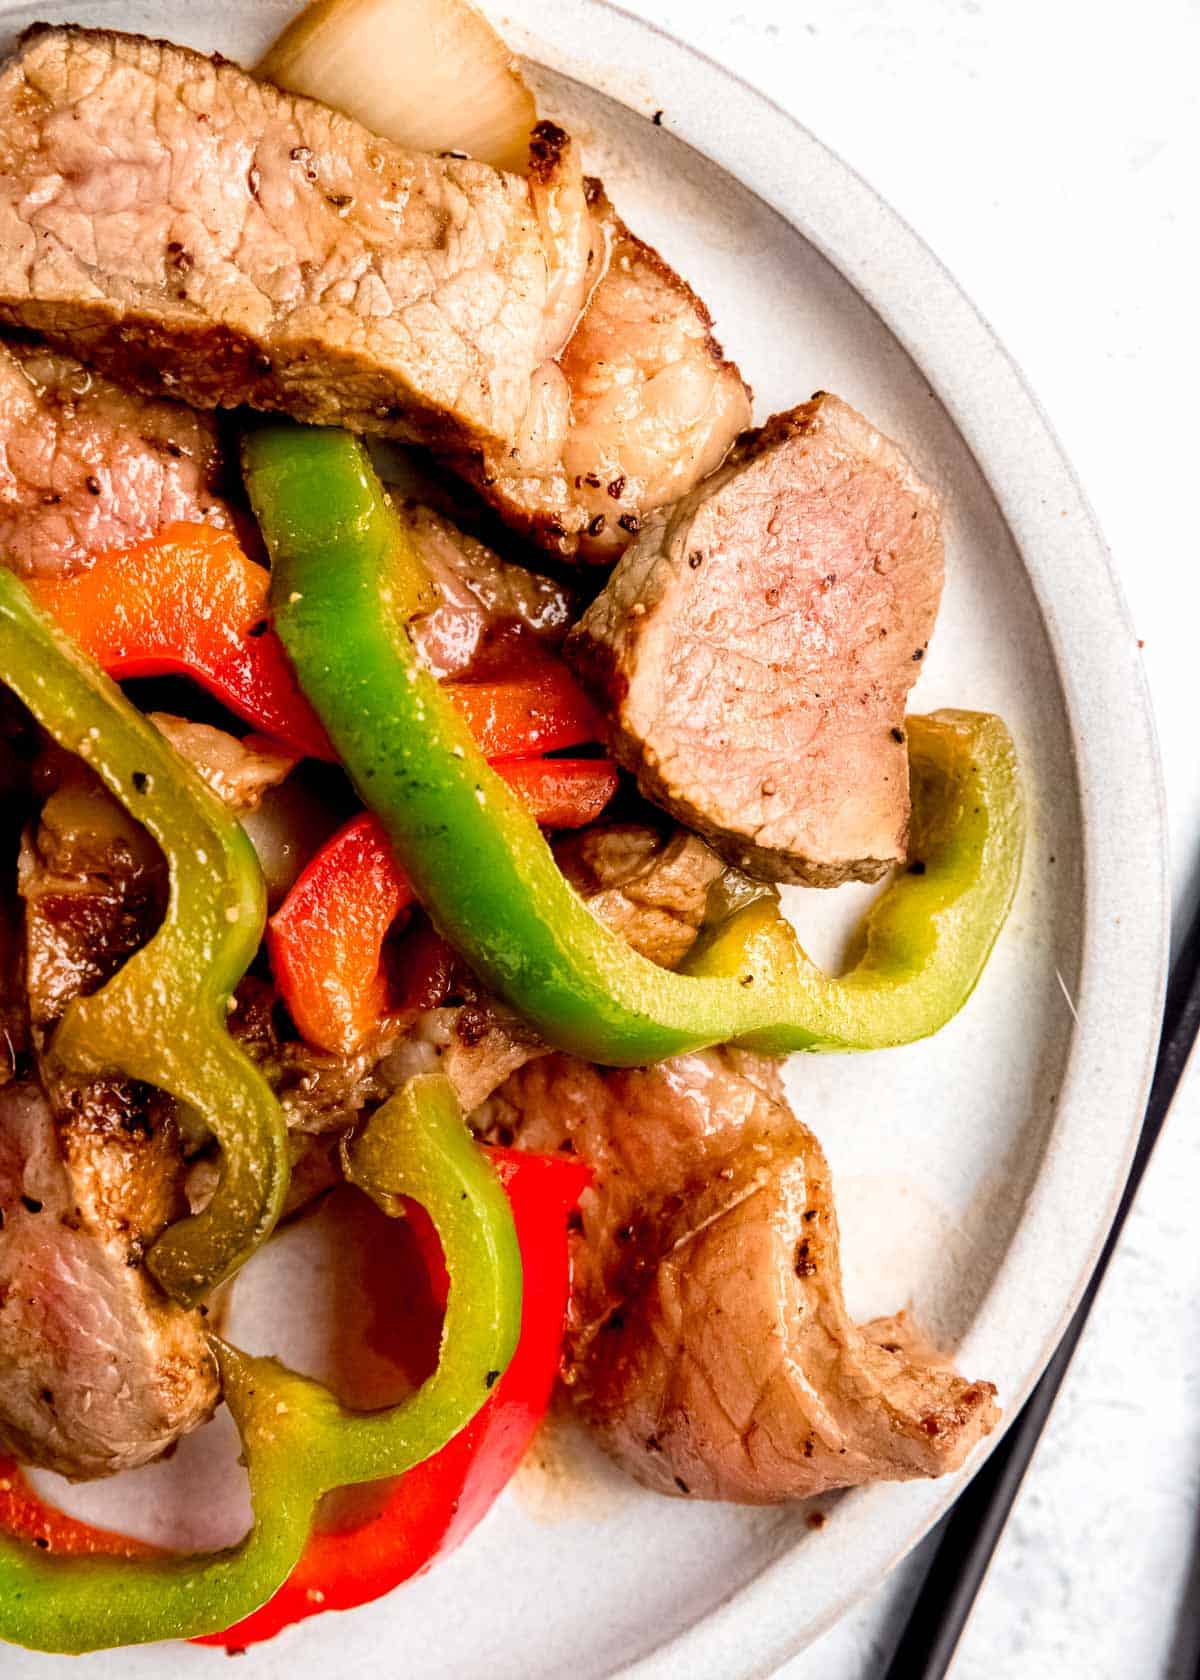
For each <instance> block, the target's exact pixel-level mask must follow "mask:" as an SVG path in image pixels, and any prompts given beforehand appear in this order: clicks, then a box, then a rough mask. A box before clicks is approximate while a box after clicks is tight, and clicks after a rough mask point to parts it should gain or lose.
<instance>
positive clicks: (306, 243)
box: [0, 26, 547, 448]
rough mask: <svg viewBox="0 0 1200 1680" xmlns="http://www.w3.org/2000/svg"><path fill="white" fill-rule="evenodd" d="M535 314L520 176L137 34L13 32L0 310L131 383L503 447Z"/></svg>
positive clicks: (540, 307)
mask: <svg viewBox="0 0 1200 1680" xmlns="http://www.w3.org/2000/svg"><path fill="white" fill-rule="evenodd" d="M546 302H547V263H546V256H545V253H544V252H543V249H542V242H541V234H540V230H539V226H538V221H537V217H536V215H535V214H534V211H533V207H532V205H531V202H530V196H529V187H528V183H527V182H526V181H525V180H524V179H522V178H520V177H517V176H515V175H504V174H500V173H499V172H497V171H496V170H493V169H489V168H487V167H486V166H485V165H483V164H480V163H475V162H473V161H471V160H470V159H466V158H456V157H452V156H446V157H429V156H425V155H423V154H421V153H417V152H410V151H406V150H404V149H403V148H401V147H399V146H396V145H393V144H392V143H390V142H388V141H385V140H381V139H379V138H378V137H376V136H375V135H372V134H370V133H368V132H367V130H366V129H364V128H362V127H360V126H359V124H357V123H355V122H353V121H351V120H350V119H349V118H347V117H344V116H341V115H339V114H337V113H336V112H334V111H331V110H329V109H328V108H327V107H325V106H323V105H319V104H317V103H315V102H314V101H312V100H308V99H302V98H298V97H295V96H293V95H290V94H286V93H282V92H280V90H279V89H278V88H275V87H273V86H271V85H270V84H269V83H265V82H258V81H255V80H254V78H253V77H251V76H249V75H247V74H246V72H245V71H243V70H241V69H239V68H238V66H237V65H235V64H231V63H229V62H228V61H226V60H223V59H220V58H206V57H204V56H202V55H201V54H199V53H195V52H191V51H189V50H188V49H186V48H184V47H176V46H171V45H168V44H166V43H164V42H160V41H150V40H146V39H144V38H142V37H139V36H133V35H121V34H115V33H112V32H110V31H107V30H85V29H76V28H50V27H45V26H41V27H37V28H35V29H33V30H30V31H27V32H26V34H25V35H24V36H23V38H22V43H21V46H20V48H19V50H18V52H17V54H16V56H15V57H14V58H13V60H12V61H11V62H10V63H9V65H8V67H7V68H6V70H5V71H4V73H3V75H2V76H0V319H2V320H6V321H10V322H15V323H16V324H18V325H21V326H24V327H30V328H33V329H34V330H36V331H38V332H41V333H44V334H45V335H47V336H48V337H52V338H54V339H55V340H56V341H58V342H61V343H66V344H67V345H68V347H70V348H73V349H77V350H78V352H79V354H81V355H83V356H84V357H85V358H86V359H87V360H88V361H89V362H91V363H94V364H95V365H96V366H98V367H101V368H103V369H104V370H105V371H107V372H111V373H112V374H114V376H116V377H118V378H120V379H121V380H122V381H123V382H125V383H127V384H131V385H134V386H136V387H138V388H139V389H143V390H148V391H150V392H151V393H153V394H158V393H161V392H162V391H163V390H166V391H168V392H169V393H170V394H171V395H173V396H177V397H180V398H182V399H183V400H184V401H186V402H190V403H192V404H194V405H195V406H196V407H199V408H213V407H226V406H233V405H236V404H242V403H248V404H249V405H250V406H252V407H255V408H262V409H272V410H282V411H283V412H285V413H288V414H292V415H294V416H295V417H296V418H297V419H301V420H307V421H312V422H315V423H317V424H322V425H344V426H349V427H351V428H353V429H354V430H356V431H362V432H386V433H390V434H392V435H394V436H399V437H405V438H409V439H415V440H418V441H424V442H431V443H439V444H441V445H443V446H445V447H454V448H461V447H463V446H464V445H469V444H471V443H474V442H479V441H488V440H491V441H494V442H501V443H503V442H506V440H508V439H510V438H511V437H513V436H514V435H515V433H516V431H517V428H518V426H519V424H520V422H521V419H522V417H523V415H524V413H525V410H526V408H527V406H528V402H529V392H530V375H531V374H532V372H533V370H534V368H535V366H536V365H537V364H538V362H539V361H540V360H541V358H542V355H543V348H544V347H543V341H542V335H543V330H544V325H543V323H544V316H545V311H546Z"/></svg>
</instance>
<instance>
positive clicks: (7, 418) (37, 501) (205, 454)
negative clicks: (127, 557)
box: [0, 258, 231, 577]
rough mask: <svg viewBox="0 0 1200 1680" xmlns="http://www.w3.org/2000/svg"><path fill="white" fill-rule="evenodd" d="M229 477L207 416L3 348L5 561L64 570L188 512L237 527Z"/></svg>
mask: <svg viewBox="0 0 1200 1680" xmlns="http://www.w3.org/2000/svg"><path fill="white" fill-rule="evenodd" d="M2 261H3V258H0V262H2ZM220 477H221V457H220V451H219V447H218V443H217V436H216V431H215V429H214V427H213V423H212V420H211V419H210V418H209V417H208V416H207V415H203V414H195V413H193V412H192V410H191V409H188V408H184V407H183V406H182V405H181V404H179V403H174V402H164V401H162V400H160V399H155V398H148V397H142V396H138V395H136V394H134V393H132V392H129V391H125V390H122V389H121V387H120V386H119V385H114V384H113V382H112V381H111V380H110V379H105V378H103V377H102V376H101V375H100V374H97V373H94V372H92V371H91V370H90V369H88V368H86V367H84V365H83V363H82V362H78V361H76V360H75V358H74V357H73V356H64V355H60V354H59V353H58V352H57V351H54V350H48V349H47V348H46V346H45V345H42V344H18V343H12V344H0V565H5V566H10V567H12V568H13V569H14V570H15V571H17V572H20V573H22V574H23V575H25V576H39V577H53V576H57V575H58V574H60V573H64V572H71V571H75V570H77V569H78V568H80V567H81V566H83V565H86V564H87V562H88V561H89V560H90V559H91V558H93V557H94V556H95V555H97V554H99V553H101V552H103V551H104V550H108V549H120V548H128V547H129V545H130V544H131V543H136V542H141V541H143V540H144V539H145V538H146V537H150V536H153V535H154V533H155V532H156V531H158V530H160V529H161V527H162V526H164V525H169V524H171V523H172V522H173V521H176V520H186V521H193V522H195V521H202V522H204V523H205V524H208V525H218V526H228V525H229V524H230V522H231V521H230V514H229V509H228V508H227V507H226V505H225V503H224V501H223V500H222V499H221V496H220V493H219V484H220Z"/></svg>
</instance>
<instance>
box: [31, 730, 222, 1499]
mask: <svg viewBox="0 0 1200 1680" xmlns="http://www.w3.org/2000/svg"><path fill="white" fill-rule="evenodd" d="M53 773H57V774H58V775H59V777H60V778H61V779H60V785H59V787H58V788H57V789H56V790H55V791H54V792H52V793H51V794H50V796H49V798H48V799H47V800H46V803H45V805H44V807H43V810H42V815H41V819H40V821H39V822H38V823H37V825H36V827H35V829H34V830H33V832H32V833H31V834H30V835H28V836H27V837H26V840H25V842H24V844H23V847H22V854H21V862H20V874H19V884H20V889H21V893H22V896H23V898H24V901H25V975H26V984H27V987H28V997H29V1012H30V1018H31V1024H32V1029H33V1037H34V1044H35V1048H37V1049H39V1050H40V1049H42V1048H44V1047H45V1045H46V1044H47V1042H48V1041H49V1039H50V1037H51V1035H52V1033H53V1029H54V1025H55V1023H56V1022H57V1020H58V1018H59V1017H60V1015H61V1014H62V1012H63V1010H64V1009H65V1008H66V1006H67V1004H68V1003H69V1002H70V1000H71V999H72V998H73V997H76V996H79V995H81V994H86V993H88V992H92V991H94V990H95V989H96V988H97V987H98V986H100V985H102V984H103V983H104V981H105V980H106V979H107V978H108V977H109V975H110V974H112V973H114V972H115V971H116V969H117V968H119V967H120V965H121V963H122V962H123V961H124V959H125V957H126V956H127V955H128V954H129V953H130V952H131V951H132V950H134V949H136V948H137V946H138V945H140V944H141V943H143V941H144V940H145V938H146V937H147V936H148V934H149V933H150V932H151V931H152V930H153V927H154V926H155V924H156V922H157V919H158V917H159V915H160V914H161V909H162V904H163V901H164V886H165V883H164V879H163V874H164V871H163V865H162V861H161V857H160V855H159V854H158V852H157V848H155V847H154V846H153V844H152V843H151V842H150V841H149V839H148V837H147V836H146V835H145V833H144V832H143V831H142V830H141V829H140V828H138V827H137V825H135V824H134V823H133V822H132V821H131V820H130V819H129V818H128V817H126V815H125V813H124V812H122V811H121V809H120V807H119V806H117V805H116V804H115V803H114V801H112V800H111V799H110V798H109V796H108V795H107V794H106V793H105V792H104V790H103V788H101V787H100V785H99V783H98V782H97V781H96V779H95V778H94V777H93V776H92V775H91V773H90V772H89V771H86V770H84V769H82V768H81V767H80V766H79V765H78V763H77V761H73V760H69V759H67V758H65V757H62V758H59V757H58V756H57V755H55V756H54V757H53V758H52V759H51V760H50V761H49V762H48V763H47V764H46V765H45V766H44V767H43V769H42V772H41V774H42V776H43V777H45V776H49V775H51V774H53ZM43 1077H44V1083H45V1091H44V1092H42V1091H38V1090H37V1089H35V1088H33V1087H31V1086H28V1085H20V1086H15V1085H14V1086H10V1087H6V1088H5V1090H4V1091H2V1092H0V1208H2V1209H3V1214H4V1217H3V1221H2V1222H0V1225H2V1228H0V1443H3V1444H4V1445H5V1446H6V1447H7V1448H9V1449H10V1450H12V1451H14V1452H15V1453H16V1454H17V1455H18V1456H19V1457H20V1458H21V1459H23V1460H24V1461H25V1462H27V1463H32V1464H38V1465H42V1466H45V1467H46V1468H48V1469H53V1470H58V1471H60V1472H61V1473H62V1474H64V1475H67V1476H71V1477H74V1478H77V1479H81V1480H82V1479H87V1478H90V1477H94V1476H105V1475H110V1474H112V1473H114V1472H115V1471H118V1470H125V1469H129V1468H132V1467H133V1466H135V1465H138V1464H145V1463H148V1462H149V1461H150V1460H151V1459H153V1458H156V1457H158V1456H159V1454H160V1453H162V1452H164V1451H165V1450H166V1448H167V1447H169V1446H170V1445H171V1443H172V1442H173V1441H175V1440H177V1439H178V1438H179V1436H180V1435H183V1434H185V1433H187V1431H188V1430H190V1429H193V1428H195V1427H196V1426H197V1425H198V1424H200V1423H202V1422H203V1421H204V1419H205V1418H206V1417H207V1416H208V1415H209V1413H210V1412H211V1411H212V1408H213V1406H214V1405H215V1403H216V1397H217V1379H216V1370H215V1367H214V1364H213V1361H212V1358H211V1356H210V1354H209V1351H208V1346H207V1343H206V1341H205V1338H204V1334H203V1325H202V1322H201V1320H200V1318H199V1317H198V1315H196V1314H194V1313H188V1312H185V1311H184V1310H183V1309H182V1308H181V1307H178V1306H176V1305H175V1304H174V1303H172V1302H170V1301H168V1300H167V1298H166V1297H165V1296H164V1295H163V1294H162V1293H161V1291H160V1290H159V1289H158V1287H157V1285H156V1284H155V1283H154V1280H153V1278H152V1277H151V1276H150V1274H149V1273H148V1272H147V1271H146V1269H145V1267H144V1266H142V1264H141V1261H142V1259H143V1256H144V1255H145V1253H146V1252H147V1250H148V1249H149V1248H150V1247H151V1246H152V1244H153V1242H154V1240H155V1239H156V1238H157V1237H158V1236H159V1234H160V1233H161V1232H162V1231H163V1230H164V1229H165V1227H166V1226H167V1225H168V1224H170V1223H171V1221H172V1220H174V1219H176V1218H178V1217H179V1216H180V1215H181V1214H182V1213H184V1212H186V1211H187V1210H186V1204H185V1201H184V1163H183V1154H182V1149H181V1145H180V1136H179V1131H178V1128H177V1125H176V1120H175V1116H174V1113H173V1108H172V1105H171V1103H170V1102H169V1101H168V1100H166V1099H164V1098H162V1097H160V1096H159V1095H158V1094H157V1093H155V1092H152V1091H148V1090H146V1089H145V1088H144V1087H142V1086H138V1085H135V1084H133V1083H131V1082H129V1081H127V1080H122V1079H94V1080H87V1081H80V1082H77V1081H74V1080H71V1079H68V1078H65V1077H63V1076H61V1075H57V1074H52V1073H50V1071H49V1070H48V1069H47V1068H46V1067H45V1066H43Z"/></svg>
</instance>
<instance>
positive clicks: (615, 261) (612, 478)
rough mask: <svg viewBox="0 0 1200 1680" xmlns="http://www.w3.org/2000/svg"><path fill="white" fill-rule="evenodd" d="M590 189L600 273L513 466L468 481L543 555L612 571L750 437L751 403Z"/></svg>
mask: <svg viewBox="0 0 1200 1680" xmlns="http://www.w3.org/2000/svg"><path fill="white" fill-rule="evenodd" d="M590 185H591V187H592V189H593V198H594V203H593V215H594V218H595V225H596V229H597V234H598V241H597V243H598V247H599V248H600V249H601V250H606V251H607V266H606V267H605V269H604V270H603V273H602V274H601V277H600V279H599V280H598V281H597V283H596V286H595V288H594V290H593V291H592V294H591V296H590V298H589V299H588V303H587V307H586V309H585V310H584V313H583V315H582V317H581V319H580V321H579V324H578V326H577V327H576V328H575V331H574V333H573V334H572V335H571V337H570V339H569V340H568V342H567V345H566V347H565V349H564V350H563V352H562V354H561V356H560V357H559V359H558V363H557V364H556V365H552V366H549V367H545V368H543V369H542V370H541V372H540V376H539V379H538V381H537V382H536V384H535V391H534V403H533V405H532V407H531V410H530V413H529V415H528V416H527V418H526V423H525V426H524V427H523V429H522V432H521V434H520V436H519V438H518V440H517V444H518V447H517V451H516V453H515V455H509V456H507V457H506V456H505V455H504V454H503V453H501V452H498V451H493V452H488V453H485V454H484V455H483V456H482V457H480V458H479V459H478V460H477V461H476V463H475V464H474V465H473V466H470V465H469V466H468V469H467V470H468V476H470V477H472V478H473V479H474V481H475V483H476V484H477V485H478V487H479V489H480V490H481V492H482V494H483V495H484V496H485V497H486V498H487V500H488V501H490V502H491V503H492V505H493V506H494V507H495V508H496V509H497V510H498V511H499V513H500V514H501V516H502V517H503V518H504V519H506V520H507V521H508V522H509V523H510V524H512V525H514V526H516V527H517V528H518V529H520V530H523V531H525V532H527V533H528V534H529V535H530V536H532V537H533V538H534V539H535V540H536V541H537V542H539V543H541V544H542V546H543V547H545V548H548V549H552V550H554V551H556V552H557V553H560V554H564V555H573V554H576V553H578V554H579V555H580V556H581V557H582V558H585V559H590V560H613V559H615V558H616V556H617V555H618V554H619V553H620V552H621V550H622V549H623V548H624V547H625V546H626V544H628V543H629V541H630V540H631V538H632V537H633V536H634V535H636V533H637V532H638V530H639V529H640V527H641V524H642V521H643V520H644V519H645V517H646V515H647V514H648V513H649V512H650V511H651V510H652V509H654V508H657V507H661V506H662V505H663V504H664V503H666V502H671V501H674V500H676V499H677V498H678V497H680V496H683V495H685V494H686V493H687V492H688V491H689V490H690V489H691V488H692V487H693V485H695V484H696V483H698V482H699V480H700V479H702V478H703V477H704V476H705V474H706V473H710V472H712V471H713V469H714V468H716V467H718V466H719V465H720V463H721V461H722V460H723V459H724V457H725V455H726V454H727V452H728V451H729V449H730V447H731V445H732V444H733V442H734V439H735V438H736V437H737V435H738V433H739V432H741V431H743V430H744V429H745V428H746V427H747V426H748V425H749V424H750V393H749V391H748V390H747V388H746V386H745V384H744V382H743V380H742V376H741V374H740V373H739V372H738V370H737V368H736V367H735V366H734V364H733V363H732V362H729V361H726V359H725V357H724V353H723V352H722V350H721V346H720V345H719V344H718V343H717V341H716V339H715V338H714V337H713V334H712V317H711V316H710V315H709V313H708V310H707V309H706V308H705V306H704V304H703V302H702V301H701V300H700V299H699V298H698V297H697V296H696V294H695V292H693V291H692V289H691V287H690V286H688V285H687V284H686V282H685V281H683V280H681V279H680V277H679V275H678V274H676V273H675V271H674V270H673V269H672V268H671V267H669V265H668V264H667V263H666V262H664V261H663V259H662V257H660V256H659V254H658V252H657V251H655V250H653V249H652V248H651V247H650V246H649V245H647V244H645V243H644V242H643V241H642V240H640V239H638V238H637V236H636V235H635V234H633V233H631V232H630V231H629V229H628V228H627V227H626V226H625V224H624V222H622V220H621V219H620V217H619V216H618V215H617V214H616V212H615V211H614V210H613V208H612V205H611V204H610V203H609V202H608V200H607V198H606V197H605V196H604V194H603V191H602V189H601V188H600V187H599V184H598V183H596V182H593V183H590Z"/></svg>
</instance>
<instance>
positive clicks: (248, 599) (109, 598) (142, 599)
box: [28, 525, 334, 759]
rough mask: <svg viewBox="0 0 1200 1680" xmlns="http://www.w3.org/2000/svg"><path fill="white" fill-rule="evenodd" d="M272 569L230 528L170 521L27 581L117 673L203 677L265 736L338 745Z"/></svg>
mask: <svg viewBox="0 0 1200 1680" xmlns="http://www.w3.org/2000/svg"><path fill="white" fill-rule="evenodd" d="M269 583H270V574H269V573H268V572H267V570H266V568H265V567H263V566H256V565H255V563H254V561H253V560H251V559H250V558H249V557H248V555H246V553H245V552H244V551H243V549H242V547H241V544H240V543H239V542H238V540H237V538H236V536H234V535H233V534H232V532H230V531H218V530H214V529H213V527H212V526H210V525H168V526H166V527H165V528H164V529H163V530H162V531H160V532H159V533H158V534H157V536H153V537H149V538H147V540H146V541H145V542H140V543H135V544H134V545H133V546H132V547H131V548H127V549H122V550H119V551H114V552H113V553H110V554H102V555H99V556H98V557H97V558H96V560H95V562H94V564H93V565H92V566H91V567H90V568H89V570H88V571H86V572H76V573H74V574H73V575H72V576H70V577H61V578H33V579H30V580H29V582H28V587H29V589H30V590H31V592H32V594H33V597H34V599H35V600H36V601H37V603H38V605H39V606H41V607H44V608H45V610H46V611H47V612H49V613H51V614H52V615H53V616H54V617H55V618H56V619H57V620H58V622H59V623H60V624H61V625H62V627H63V629H64V630H66V631H67V633H68V634H69V635H70V636H72V637H73V638H74V639H75V641H77V642H78V643H79V645H80V647H81V648H82V649H83V651H84V652H85V653H87V654H89V655H90V656H91V657H92V658H93V659H94V660H95V661H96V663H97V664H98V665H101V666H102V667H103V668H104V670H105V671H107V672H108V674H109V675H110V676H113V677H157V676H170V675H179V674H181V675H184V676H189V677H192V678H194V679H195V681H197V682H198V683H200V684H201V685H202V686H203V687H204V688H206V689H208V691H209V692H210V693H211V694H214V695H215V696H216V697H217V699H218V700H220V701H221V703H222V704H223V705H225V706H228V707H229V710H230V711H231V712H233V713H235V714H236V715H237V716H238V717H241V718H244V719H245V720H246V722H247V723H251V724H253V725H254V727H255V728H256V729H258V730H261V732H262V733H263V734H264V735H270V736H273V737H274V738H275V739H276V740H277V741H282V742H284V743H285V745H287V746H289V747H293V748H295V750H296V751H297V752H299V753H303V754H306V755H309V756H311V757H314V758H326V759H331V758H332V757H333V756H334V754H333V749H332V748H331V747H330V745H329V739H328V737H327V736H326V734H325V731H324V729H323V728H322V727H321V723H320V720H319V719H318V718H317V715H316V713H315V712H314V711H313V709H312V707H311V706H310V705H309V703H308V701H307V700H306V699H305V698H304V696H303V694H301V692H300V690H299V688H298V687H297V684H296V679H295V677H294V676H293V675H292V669H291V666H290V665H289V664H288V662H287V657H286V655H285V654H284V651H283V647H282V644H281V643H280V641H279V638H278V637H277V636H276V634H275V632H274V631H273V630H272V629H271V628H270V627H269V624H268V620H267V588H268V585H269Z"/></svg>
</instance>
